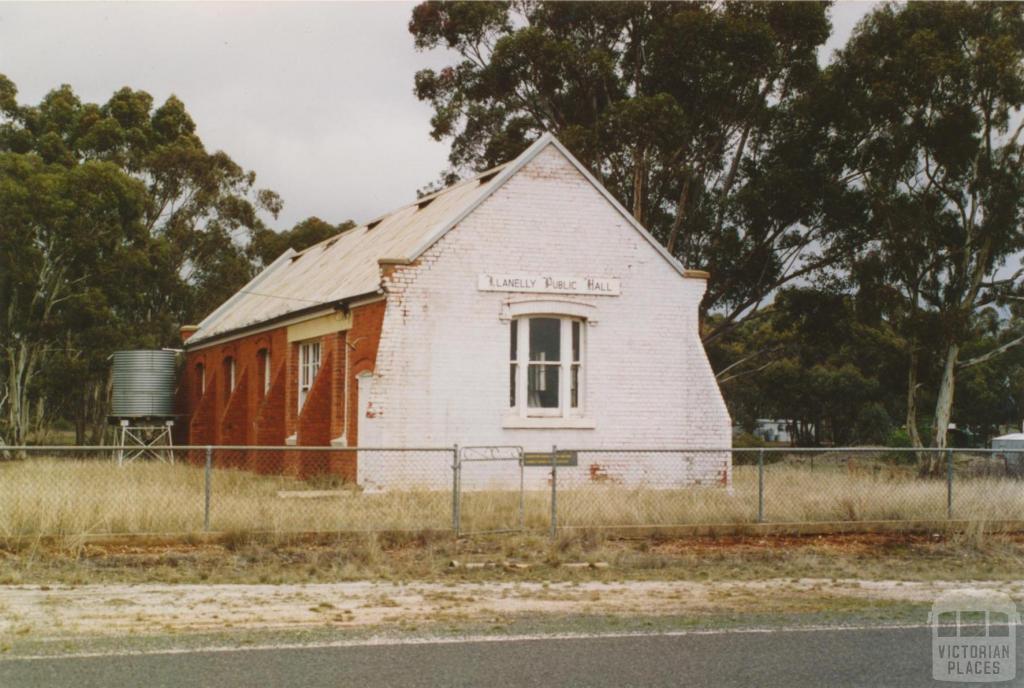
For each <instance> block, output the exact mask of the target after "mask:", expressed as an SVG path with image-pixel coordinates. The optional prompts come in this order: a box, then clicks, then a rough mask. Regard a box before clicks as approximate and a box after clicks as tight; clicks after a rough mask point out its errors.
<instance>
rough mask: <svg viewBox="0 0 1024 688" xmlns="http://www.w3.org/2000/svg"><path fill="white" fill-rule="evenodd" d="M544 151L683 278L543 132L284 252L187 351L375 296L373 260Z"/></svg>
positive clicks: (470, 204) (412, 255) (205, 325)
mask: <svg viewBox="0 0 1024 688" xmlns="http://www.w3.org/2000/svg"><path fill="white" fill-rule="evenodd" d="M549 145H552V146H554V147H555V148H557V149H558V150H559V151H560V152H561V153H562V154H563V155H564V156H565V157H566V159H568V160H569V162H570V163H572V165H573V166H575V167H576V169H578V170H579V172H580V174H582V175H583V176H584V177H585V178H586V179H587V181H589V182H590V183H591V184H592V185H593V186H594V188H595V189H597V190H598V191H599V192H600V193H601V194H602V195H603V196H604V197H605V199H606V200H607V201H608V202H609V203H610V204H611V205H612V206H613V207H614V208H615V209H616V210H617V211H618V212H619V213H620V214H621V215H622V216H623V217H624V218H625V219H626V221H627V222H628V223H629V224H630V225H631V226H632V227H633V228H634V229H635V230H636V231H637V232H639V233H640V235H641V236H642V237H643V238H644V239H646V240H647V242H648V243H650V244H651V246H652V247H654V249H655V250H656V251H657V252H658V253H659V254H660V255H661V256H662V257H663V258H664V259H665V260H666V261H667V262H668V263H669V265H671V266H672V267H673V268H674V269H675V270H676V271H677V272H678V273H679V274H680V275H681V276H682V277H698V278H702V279H703V278H706V276H707V275H706V273H700V274H697V272H699V271H697V272H694V271H690V272H694V274H688V271H686V270H684V269H683V266H682V265H681V264H680V263H679V261H678V260H676V259H675V258H674V257H672V255H671V254H669V253H668V251H666V250H665V247H664V246H662V245H661V244H660V243H658V241H657V240H656V239H654V237H652V236H651V235H650V233H648V232H647V230H646V229H644V228H643V227H642V226H641V225H640V223H638V222H637V221H636V219H635V218H634V217H633V216H632V215H630V214H629V212H628V211H627V210H626V209H625V208H623V207H622V205H621V204H619V202H618V201H616V200H615V198H614V197H613V196H612V195H611V193H609V192H608V190H607V189H605V188H604V186H602V185H601V183H600V182H598V181H597V180H596V179H595V178H594V177H593V175H591V174H590V172H589V171H588V170H587V169H586V168H585V167H584V166H583V165H582V164H581V163H580V162H579V161H578V160H577V159H576V158H575V157H574V156H573V155H572V153H570V152H569V151H568V150H567V149H566V148H565V146H563V145H562V143H561V142H560V141H559V140H558V139H556V138H555V137H554V136H552V135H551V134H544V135H543V136H541V137H540V138H539V139H538V140H537V141H535V142H534V143H533V145H531V146H530V147H529V148H527V149H526V150H525V151H523V153H522V154H520V155H519V157H517V158H516V159H515V160H512V161H510V162H508V163H505V164H504V165H499V166H498V167H495V168H492V169H490V170H487V171H486V172H482V173H480V174H479V175H477V176H476V177H473V178H472V179H467V180H465V181H462V182H459V183H458V184H455V185H453V186H450V187H448V188H446V189H443V190H441V191H438V192H437V193H434V194H431V195H429V196H424V197H422V198H419V199H417V200H416V201H414V202H413V203H410V204H409V205H406V206H403V207H402V208H399V209H398V210H395V211H394V212H391V213H388V214H387V215H382V216H380V217H378V218H376V219H374V220H371V221H369V222H367V223H366V224H364V225H361V226H359V227H354V228H352V229H349V230H346V231H344V232H342V233H340V234H338V235H336V236H333V237H331V238H329V239H326V240H324V241H322V242H320V243H319V244H316V245H315V246H311V247H309V248H307V249H306V250H304V251H302V252H298V253H296V252H295V251H293V250H291V249H289V250H288V251H286V252H285V253H284V254H282V255H281V256H280V257H279V258H278V259H277V260H275V261H274V262H273V263H271V264H270V265H269V266H267V268H266V269H264V270H263V272H261V273H260V274H259V275H257V276H256V277H255V278H253V279H252V281H250V282H249V283H248V284H247V285H245V286H244V287H242V288H241V289H240V290H239V291H238V292H237V293H235V295H234V296H232V297H231V298H230V299H228V300H227V301H225V302H224V303H223V304H221V305H220V306H219V307H218V308H217V309H216V310H215V311H213V312H212V313H210V315H208V316H207V317H206V318H205V319H204V320H203V321H202V322H200V323H199V326H198V329H197V330H196V332H195V333H194V334H193V335H192V336H191V337H190V338H189V340H188V346H189V348H191V347H193V346H195V345H196V344H200V343H202V342H205V341H207V340H211V339H216V338H219V337H224V336H229V335H230V334H231V333H235V332H237V331H239V330H243V329H247V328H250V327H253V326H256V325H259V324H261V323H265V322H268V321H272V320H273V321H279V320H281V319H282V318H288V317H289V316H290V315H294V316H295V317H298V316H300V315H302V314H304V313H313V312H315V311H317V310H319V309H321V308H322V307H326V306H330V305H333V304H337V303H339V302H342V301H344V300H347V299H353V298H357V297H361V296H365V295H370V294H374V293H377V292H379V290H380V262H381V261H382V260H389V261H396V262H404V261H413V260H415V259H417V258H419V257H420V256H421V255H422V254H423V252H424V251H426V250H427V249H428V248H429V247H430V246H432V245H433V244H434V243H435V242H436V241H437V240H438V239H440V238H441V237H443V236H444V235H445V233H447V232H448V231H449V230H450V229H451V228H452V227H454V226H455V225H456V224H458V223H459V222H461V221H462V220H463V219H464V218H465V217H466V216H467V215H469V213H471V212H473V210H474V209H475V208H476V207H477V206H478V205H479V204H480V203H482V202H483V201H484V200H485V199H486V198H487V197H488V196H489V195H491V194H492V193H494V191H496V190H497V189H498V188H500V187H501V186H502V185H503V184H504V183H505V182H506V181H507V180H508V179H510V178H511V177H512V176H513V175H514V174H515V173H516V172H518V171H519V170H520V169H521V168H522V167H523V166H524V165H525V164H526V163H528V162H529V161H530V160H532V159H533V158H534V157H535V156H536V155H537V154H538V153H539V152H540V151H542V150H544V149H545V148H546V147H547V146H549Z"/></svg>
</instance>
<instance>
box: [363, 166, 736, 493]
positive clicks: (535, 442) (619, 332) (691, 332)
mask: <svg viewBox="0 0 1024 688" xmlns="http://www.w3.org/2000/svg"><path fill="white" fill-rule="evenodd" d="M514 272H524V273H533V274H557V275H595V276H602V277H617V278H619V279H620V280H621V285H622V293H621V296H617V297H608V296H575V295H574V296H572V297H570V298H571V299H572V300H573V301H579V302H587V303H591V304H593V305H594V306H596V319H597V324H596V325H594V326H591V327H588V330H587V341H586V345H587V350H586V361H585V363H586V370H585V375H586V399H585V405H586V416H587V417H588V418H592V419H593V420H594V421H595V422H596V427H595V428H594V429H588V430H580V429H545V430H540V429H503V428H502V419H503V417H504V416H505V415H506V414H507V413H508V408H507V404H508V345H509V334H508V327H509V324H508V321H502V320H500V319H499V317H498V316H499V314H500V313H501V310H502V304H503V303H504V302H507V301H508V299H509V298H510V296H511V295H510V294H507V293H500V292H483V291H478V290H477V277H478V275H479V274H480V273H514ZM385 288H386V289H387V291H388V303H387V310H386V313H385V317H384V324H383V331H382V336H381V342H380V348H379V351H378V354H377V364H376V370H375V375H374V379H373V387H372V392H371V395H370V396H371V399H370V400H369V401H370V402H372V405H373V408H374V410H375V412H376V416H375V417H374V418H366V417H361V418H360V438H361V441H360V444H362V445H363V446H422V445H424V444H427V445H431V446H437V445H450V444H455V443H460V444H462V445H467V444H469V445H521V446H522V447H524V448H525V449H526V450H527V451H547V450H550V449H551V447H552V445H557V446H559V447H564V448H624V449H629V448H634V449H640V448H687V447H692V448H698V447H700V448H706V447H721V448H723V449H726V448H728V447H729V446H730V443H731V435H730V425H731V424H730V420H729V415H728V411H727V410H726V406H725V403H724V401H723V400H722V396H721V393H720V392H719V389H718V386H717V384H716V382H715V379H714V375H713V373H712V371H711V367H710V365H709V363H708V360H707V356H706V355H705V352H704V349H703V346H702V344H701V342H700V336H699V331H698V306H699V303H700V300H701V297H702V296H703V293H704V288H705V283H704V281H703V280H700V279H696V278H683V277H681V276H680V275H679V273H678V272H676V271H675V270H674V269H673V268H672V267H671V266H670V265H669V264H668V263H667V262H666V261H665V260H664V258H662V256H660V255H659V254H658V253H657V252H656V251H655V249H654V248H653V247H652V246H651V245H650V244H649V243H648V242H647V241H646V240H645V239H644V238H643V237H642V236H641V235H640V234H639V233H637V232H636V231H635V230H634V229H633V228H632V227H631V226H630V225H629V223H628V222H627V221H626V220H625V219H624V218H623V217H622V216H621V215H620V214H619V213H618V212H617V211H616V210H615V208H614V207H613V206H612V205H611V204H609V203H608V202H607V201H606V200H605V199H604V198H603V197H602V196H601V194H600V193H599V192H598V191H597V190H596V189H594V188H593V187H592V186H591V185H590V184H589V182H587V180H586V179H585V178H584V177H583V176H582V175H581V174H580V173H579V172H578V171H577V170H576V169H575V168H574V167H573V166H572V164H571V163H570V162H569V161H568V160H567V159H566V158H565V157H564V156H562V154H561V153H560V152H559V151H558V150H557V149H556V148H554V147H553V146H552V147H548V148H547V149H545V150H544V151H543V152H541V153H540V154H539V155H538V156H537V157H536V158H534V159H533V160H532V161H531V162H530V163H528V164H527V165H526V166H525V167H524V168H523V169H522V170H520V171H519V172H518V173H517V174H516V175H515V176H514V177H513V178H512V179H510V180H509V181H508V182H506V184H505V185H504V186H503V187H502V188H500V189H499V190H497V191H496V192H495V193H494V194H493V195H492V196H491V197H490V198H488V199H487V200H486V201H485V202H484V203H483V204H481V205H480V206H479V207H478V208H477V209H476V210H475V211H474V212H473V213H471V214H470V215H469V216H468V217H467V218H466V219H465V220H463V221H462V222H461V223H460V224H459V225H458V226H456V227H455V228H454V229H453V230H452V231H450V232H449V233H448V234H447V235H446V236H445V237H444V238H442V239H441V240H440V241H438V242H437V243H436V244H435V245H434V246H432V247H431V248H430V249H429V250H428V251H427V253H426V254H425V255H424V256H423V257H422V258H421V259H420V260H419V261H418V262H417V263H416V264H415V265H412V266H407V267H398V268H396V269H395V271H394V273H393V274H392V276H391V278H390V279H388V280H386V281H385ZM364 403H365V402H364ZM436 460H440V459H436ZM623 461H624V462H625V459H623ZM637 461H639V462H640V463H641V464H643V465H640V464H637V465H634V466H631V467H629V468H628V470H627V469H623V471H624V477H623V479H624V480H627V481H629V482H637V481H642V480H644V479H645V478H643V475H644V472H645V471H646V472H647V474H648V478H646V479H647V480H651V478H650V477H649V476H650V474H651V472H652V471H654V472H656V473H657V475H658V476H660V477H661V478H662V479H663V480H664V482H666V483H678V482H692V481H696V480H699V481H701V482H712V481H716V480H718V481H720V480H721V479H722V476H723V474H724V476H725V478H726V479H727V480H729V479H731V465H730V462H729V454H728V452H725V451H723V452H720V453H717V454H715V455H705V456H701V457H697V458H695V459H694V461H693V462H687V461H676V463H675V464H673V465H674V466H675V467H674V468H672V469H671V471H670V474H668V477H666V474H665V472H664V470H663V469H664V468H665V461H664V460H663V457H662V458H661V459H659V458H657V457H654V458H650V457H647V458H642V459H637ZM583 463H584V462H583V461H581V466H580V467H579V468H577V469H575V470H576V471H577V472H578V473H579V475H578V476H577V477H579V478H580V479H584V478H585V474H586V473H587V472H588V471H589V466H585V465H582V464H583ZM613 463H614V464H615V465H616V466H617V465H619V462H613ZM691 464H692V465H691ZM623 465H626V463H623ZM375 466H377V462H374V461H373V459H372V457H371V456H365V457H364V456H361V457H360V461H359V473H360V476H359V480H360V482H361V483H364V484H368V485H371V486H372V485H381V486H383V485H385V484H387V483H389V480H388V479H387V476H386V475H385V472H383V471H381V470H378V469H377V468H375ZM656 469H657V470H656ZM495 470H498V469H495ZM528 470H529V471H530V475H531V480H532V481H535V482H536V481H544V480H546V479H547V471H546V470H544V469H528ZM564 470H565V471H566V472H570V473H571V471H572V470H573V469H564ZM422 473H423V474H426V473H428V471H423V472H422ZM430 473H432V472H430ZM437 473H438V479H439V480H442V481H443V480H450V471H446V470H444V467H443V466H439V467H438V471H437ZM560 473H561V471H560ZM485 477H486V476H485ZM494 477H497V476H496V475H495V476H494ZM563 477H565V478H569V477H570V476H569V475H565V474H563ZM502 480H504V479H502ZM445 484H447V483H445ZM439 486H440V485H439ZM665 486H666V487H667V486H669V485H668V484H666V485H665Z"/></svg>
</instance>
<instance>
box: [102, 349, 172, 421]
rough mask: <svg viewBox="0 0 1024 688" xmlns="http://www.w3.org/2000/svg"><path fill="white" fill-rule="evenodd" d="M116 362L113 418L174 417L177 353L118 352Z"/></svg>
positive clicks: (115, 356) (114, 357)
mask: <svg viewBox="0 0 1024 688" xmlns="http://www.w3.org/2000/svg"><path fill="white" fill-rule="evenodd" d="M113 359H114V371H113V382H114V394H113V399H112V401H111V408H110V415H111V416H113V417H116V418H160V417H167V418H169V417H171V416H173V415H174V387H175V374H176V371H177V361H176V354H175V352H173V351H154V350H139V351H116V352H114V356H113Z"/></svg>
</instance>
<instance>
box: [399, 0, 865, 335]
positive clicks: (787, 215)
mask: <svg viewBox="0 0 1024 688" xmlns="http://www.w3.org/2000/svg"><path fill="white" fill-rule="evenodd" d="M409 29H410V31H411V32H412V34H413V36H414V37H415V43H416V46H417V47H418V48H420V49H422V50H430V49H435V48H444V49H448V50H450V51H453V52H454V54H456V55H457V56H458V59H457V60H455V62H454V63H453V64H451V65H450V66H448V67H445V68H444V69H441V70H437V71H435V70H432V69H425V70H422V71H420V72H419V73H417V75H416V94H417V96H418V97H419V98H420V99H421V100H423V101H426V102H428V103H430V104H431V106H432V107H433V110H434V115H433V118H432V120H431V124H432V135H433V136H434V138H436V139H439V140H440V139H446V140H450V141H451V145H452V149H451V157H450V162H451V168H450V169H449V171H448V173H447V175H446V176H447V179H449V180H450V179H453V178H455V177H457V176H458V175H459V174H461V173H462V172H463V171H465V170H480V169H484V168H487V167H490V166H493V165H495V164H497V163H500V162H504V161H505V160H508V159H510V158H512V157H514V156H515V155H516V154H518V153H519V152H520V151H521V150H522V149H523V148H525V147H526V145H528V143H529V142H530V141H532V140H534V139H535V138H537V137H538V136H539V135H540V134H541V133H543V132H545V131H551V132H555V133H556V134H557V135H558V136H559V138H560V139H561V140H562V141H563V142H565V143H566V145H567V146H568V147H569V148H570V149H571V150H572V151H573V152H574V153H576V154H577V156H578V157H580V159H581V161H582V162H583V163H584V164H585V165H587V167H588V168H590V170H591V171H592V172H593V173H594V174H595V175H596V176H597V177H598V179H599V180H600V181H601V182H602V183H603V184H604V185H605V186H606V187H607V188H608V189H609V190H610V191H611V192H612V193H613V194H614V195H615V196H616V197H617V198H618V199H619V201H621V202H622V203H623V205H625V206H626V207H627V208H630V209H631V210H632V212H633V214H634V215H635V216H636V217H637V219H638V220H640V221H641V222H642V223H644V224H645V225H646V226H647V227H648V228H649V229H650V230H651V231H652V233H653V234H654V235H655V236H656V237H657V238H659V239H660V240H661V241H663V242H664V243H665V245H666V247H667V248H668V249H669V251H670V252H672V253H673V254H674V255H675V256H677V257H678V258H680V260H681V261H682V262H683V263H684V264H685V265H688V266H692V267H701V268H705V269H708V270H709V271H710V272H711V280H710V283H709V287H708V293H707V295H706V297H705V299H704V302H703V309H704V311H705V312H718V313H720V314H721V316H722V317H720V318H716V319H715V321H714V325H712V326H711V327H709V328H708V329H707V331H706V332H705V340H707V341H711V340H713V339H715V338H717V337H719V336H721V335H722V334H724V333H725V332H727V331H728V330H729V329H730V328H731V327H732V326H734V325H735V324H736V322H738V321H739V320H740V319H741V318H743V317H745V316H747V315H749V314H751V313H753V312H756V311H757V310H758V309H759V308H760V307H762V306H763V305H764V304H765V303H766V302H767V300H768V298H769V295H770V294H771V293H772V292H773V291H775V290H776V289H777V288H779V287H780V286H783V285H785V284H788V283H790V282H792V281H793V280H796V279H798V278H800V277H801V276H805V275H808V274H810V273H812V272H814V271H815V270H819V269H822V268H824V267H826V266H829V265H832V264H834V263H835V262H836V261H838V260H839V258H840V257H841V256H842V255H843V253H844V246H842V245H840V242H841V241H842V240H843V239H844V238H846V237H847V235H846V234H843V233H840V232H837V231H834V230H835V228H836V227H837V226H841V227H842V226H847V225H849V224H850V222H851V218H850V217H849V211H848V210H847V207H846V203H845V202H844V194H843V192H842V187H841V185H839V184H838V181H837V179H836V178H835V175H834V173H833V170H831V169H830V168H829V167H828V166H827V164H826V163H827V162H828V161H827V159H826V158H824V157H822V156H820V155H819V154H818V153H819V148H818V147H816V146H815V145H813V138H812V136H813V133H814V132H813V130H812V128H811V127H809V126H806V123H805V122H804V117H805V115H804V113H803V111H802V110H801V95H802V94H804V93H806V92H807V90H808V89H809V88H811V87H812V86H813V85H814V84H815V83H816V81H817V79H818V77H819V69H818V63H817V50H818V48H819V47H820V46H821V45H822V44H823V43H824V41H825V40H826V39H827V38H828V35H829V30H830V26H829V21H828V18H827V4H822V3H785V2H780V3H689V2H687V3H671V2H665V3H661V2H656V3H640V2H636V3H558V2H555V3H549V2H515V3H472V2H437V1H434V0H428V1H427V2H424V3H422V4H420V5H418V6H417V7H416V8H415V10H414V11H413V16H412V20H411V22H410V24H409Z"/></svg>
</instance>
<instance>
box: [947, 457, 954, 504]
mask: <svg viewBox="0 0 1024 688" xmlns="http://www.w3.org/2000/svg"><path fill="white" fill-rule="evenodd" d="M946 518H949V519H952V518H953V450H952V449H947V450H946Z"/></svg>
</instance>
